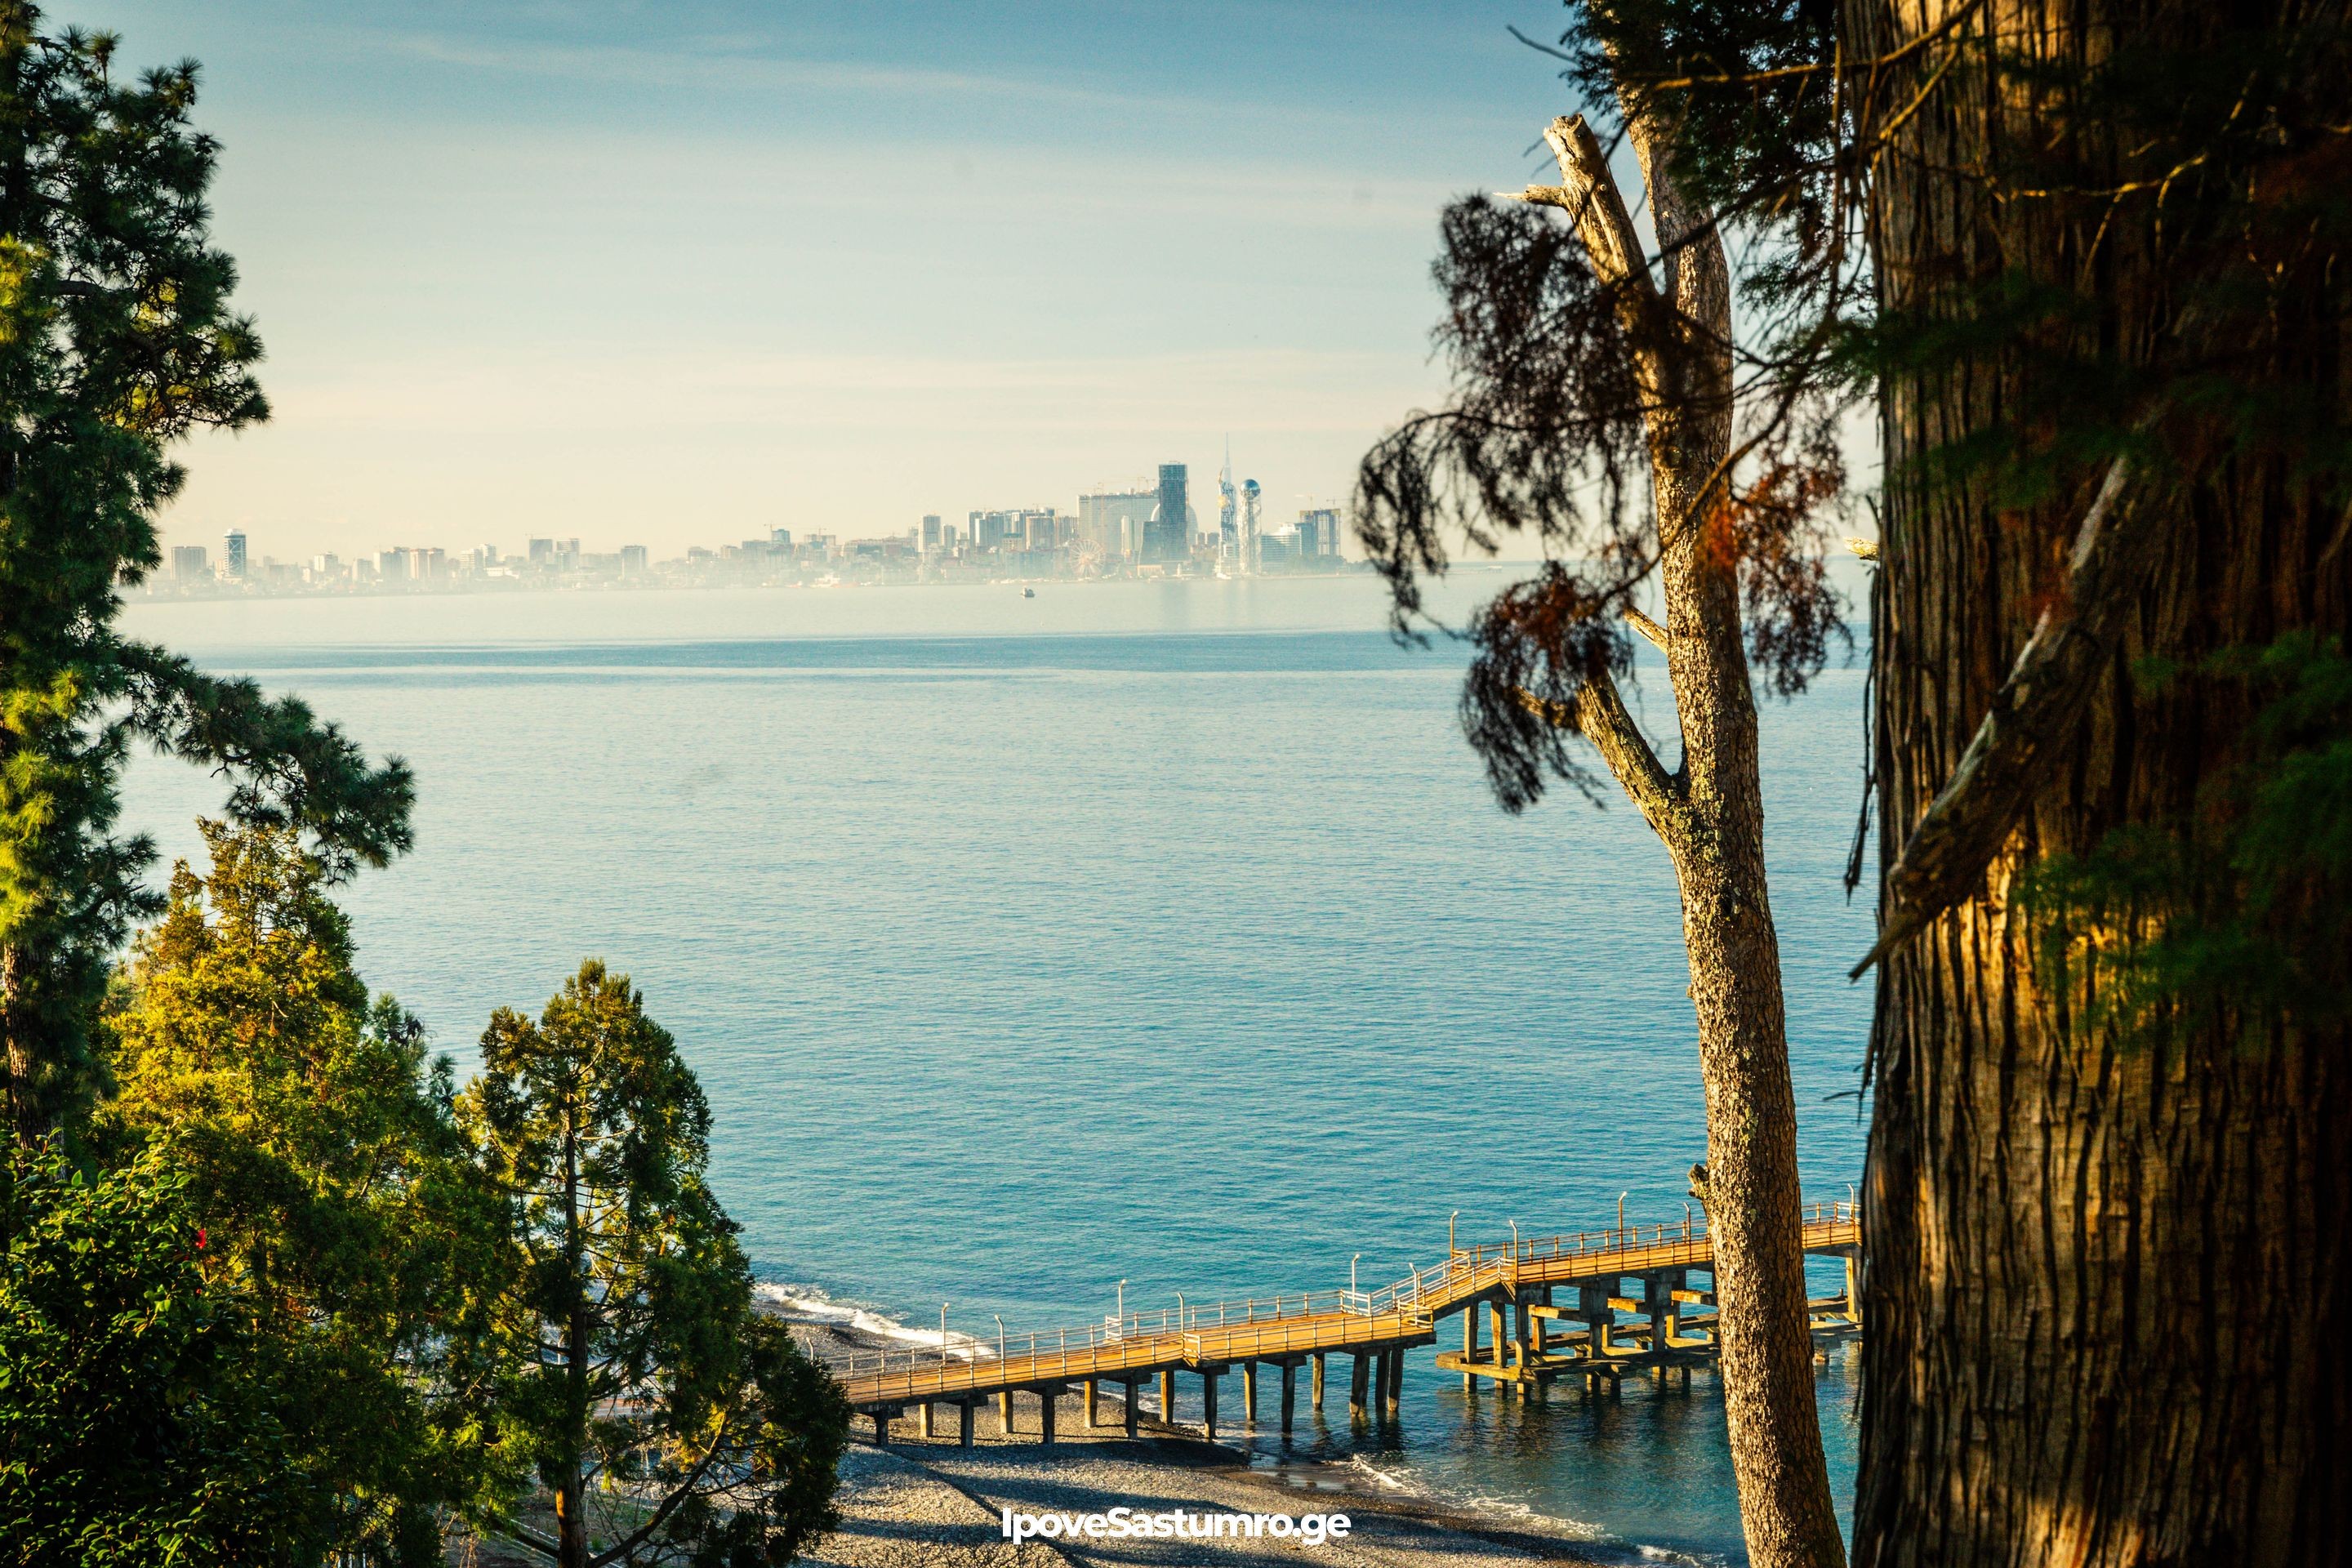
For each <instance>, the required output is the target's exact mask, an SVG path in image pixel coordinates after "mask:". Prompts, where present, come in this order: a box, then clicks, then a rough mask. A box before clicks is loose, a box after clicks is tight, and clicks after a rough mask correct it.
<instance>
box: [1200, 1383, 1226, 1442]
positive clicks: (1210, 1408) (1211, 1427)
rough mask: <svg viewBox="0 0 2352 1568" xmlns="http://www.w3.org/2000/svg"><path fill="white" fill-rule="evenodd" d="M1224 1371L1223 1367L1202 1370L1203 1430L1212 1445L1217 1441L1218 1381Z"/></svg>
mask: <svg viewBox="0 0 2352 1568" xmlns="http://www.w3.org/2000/svg"><path fill="white" fill-rule="evenodd" d="M1224 1370H1225V1369H1224V1368H1223V1367H1221V1366H1204V1367H1202V1369H1201V1430H1202V1432H1203V1433H1204V1434H1206V1435H1207V1436H1208V1439H1209V1441H1210V1442H1212V1443H1213V1442H1215V1441H1216V1440H1217V1380H1218V1379H1219V1378H1220V1377H1221V1376H1222V1375H1223V1373H1224Z"/></svg>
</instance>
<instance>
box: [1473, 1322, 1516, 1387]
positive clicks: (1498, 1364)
mask: <svg viewBox="0 0 2352 1568" xmlns="http://www.w3.org/2000/svg"><path fill="white" fill-rule="evenodd" d="M1474 1310H1475V1309H1474ZM1505 1321H1506V1320H1505V1319H1504V1316H1503V1303H1502V1302H1500V1301H1499V1300H1489V1301H1488V1302H1487V1303H1486V1337H1487V1339H1489V1340H1491V1341H1493V1342H1494V1345H1495V1371H1496V1373H1504V1372H1507V1371H1509V1370H1510V1365H1511V1352H1510V1334H1509V1333H1508V1331H1507V1329H1506V1328H1505ZM1495 1394H1496V1397H1497V1398H1500V1399H1508V1398H1509V1397H1510V1396H1511V1385H1510V1384H1508V1383H1507V1382H1505V1381H1504V1380H1503V1379H1502V1378H1501V1377H1499V1376H1498V1377H1497V1378H1496V1380H1495Z"/></svg>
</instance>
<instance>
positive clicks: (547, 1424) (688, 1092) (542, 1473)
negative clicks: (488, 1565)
mask: <svg viewBox="0 0 2352 1568" xmlns="http://www.w3.org/2000/svg"><path fill="white" fill-rule="evenodd" d="M482 1064H483V1069H484V1070H483V1073H482V1076H481V1077H480V1078H478V1079H476V1080H475V1081H474V1082H473V1084H472V1085H470V1086H469V1087H468V1089H467V1092H466V1096H465V1099H464V1101H463V1103H462V1107H461V1110H462V1114H463V1116H464V1118H465V1121H466V1125H467V1130H468V1131H469V1133H470V1135H471V1136H472V1138H473V1139H474V1140H475V1142H476V1145H477V1147H478V1151H479V1154H480V1158H481V1160H482V1163H483V1165H484V1168H485V1169H486V1170H487V1171H488V1173H490V1175H491V1177H492V1179H493V1180H494V1181H496V1182H497V1183H498V1184H499V1187H500V1188H501V1190H502V1191H503V1193H504V1194H505V1197H506V1203H507V1215H508V1223H509V1227H510V1236H511V1237H512V1239H513V1241H514V1243H515V1245H516V1246H517V1247H518V1248H519V1249H520V1252H521V1254H522V1257H523V1259H524V1267H525V1269H526V1279H525V1282H524V1287H523V1289H521V1290H520V1292H518V1293H517V1294H516V1296H515V1297H513V1298H512V1299H511V1300H510V1302H509V1333H510V1341H509V1342H510V1344H511V1346H512V1350H513V1353H514V1357H515V1361H514V1367H515V1372H514V1381H513V1383H512V1384H511V1388H510V1392H509V1397H508V1401H507V1407H508V1408H509V1409H510V1410H511V1411H513V1412H514V1413H515V1415H516V1416H517V1419H518V1420H519V1421H520V1424H521V1425H522V1426H523V1427H524V1429H525V1430H526V1432H527V1433H528V1436H529V1441H530V1457H531V1459H532V1461H533V1463H534V1464H535V1466H536V1468H537V1472H538V1476H539V1479H540V1481H541V1483H542V1485H543V1486H544V1487H545V1488H546V1489H547V1491H548V1492H549V1493H551V1495H552V1497H553V1500H554V1504H555V1510H554V1511H555V1519H556V1529H555V1531H554V1533H553V1534H552V1535H548V1534H545V1533H544V1532H541V1531H535V1530H532V1529H530V1528H529V1527H528V1526H525V1525H523V1524H522V1523H520V1521H517V1520H511V1519H510V1520H509V1521H507V1523H506V1526H505V1529H506V1532H507V1533H508V1534H509V1536H511V1537H512V1538H513V1539H516V1540H518V1541H520V1542H524V1543H525V1544H527V1545H530V1546H533V1547H536V1548H538V1549H539V1550H541V1552H544V1553H545V1554H546V1555H547V1556H548V1557H549V1558H550V1559H551V1561H553V1562H555V1563H558V1564H560V1568H600V1565H602V1564H606V1563H695V1564H705V1563H708V1564H712V1565H714V1568H716V1565H719V1564H725V1565H728V1568H737V1565H741V1568H751V1565H753V1564H776V1565H781V1564H782V1563H789V1562H790V1561H791V1560H792V1559H793V1556H794V1555H795V1554H796V1553H798V1552H800V1551H801V1549H802V1548H803V1547H804V1546H805V1545H807V1544H809V1543H810V1542H814V1540H815V1539H816V1538H817V1537H818V1536H820V1535H822V1534H823V1533H824V1531H828V1530H830V1529H831V1528H832V1527H833V1525H834V1523H835V1513H834V1510H833V1503H832V1492H833V1485H834V1476H835V1467H836V1465H837V1463H838V1461H839V1458H840V1455H841V1452H842V1450H843V1448H844V1447H845V1445H846V1444H847V1441H848V1430H849V1409H848V1405H846V1404H845V1402H844V1400H843V1398H842V1395H841V1392H840V1389H839V1388H838V1386H837V1385H836V1384H834V1383H833V1381H832V1380H831V1378H830V1377H829V1376H827V1375H826V1374H825V1373H824V1371H823V1370H822V1369H821V1368H819V1367H817V1366H816V1365H815V1364H814V1363H813V1362H811V1361H810V1360H808V1358H807V1357H805V1356H804V1355H803V1353H802V1352H800V1350H799V1349H798V1347H797V1346H795V1345H794V1344H793V1341H792V1339H791V1338H790V1336H789V1334H788V1333H787V1332H786V1331H784V1329H783V1328H782V1325H781V1324H779V1323H777V1322H775V1321H772V1320H770V1319H764V1318H761V1317H760V1316H759V1315H758V1314H756V1313H755V1312H754V1311H753V1310H752V1307H751V1271H750V1268H749V1266H748V1265H747V1264H746V1262H745V1260H744V1258H743V1254H742V1251H741V1248H740V1247H739V1246H738V1244H737V1242H736V1239H735V1237H736V1235H737V1232H738V1229H739V1227H738V1226H736V1225H735V1223H734V1222H733V1221H732V1220H730V1219H729V1218H728V1217H727V1214H726V1211H725V1210H724V1209H723V1208H722V1207H721V1206H720V1205H719V1199H718V1197H717V1195H716V1194H713V1193H712V1191H711V1190H710V1186H709V1182H708V1180H707V1179H706V1167H707V1165H708V1163H709V1155H710V1147H709V1138H710V1110H709V1104H708V1102H707V1101H706V1100H704V1098H703V1094H702V1089H701V1086H700V1085H699V1084H698V1082H697V1081H696V1080H695V1077H694V1074H693V1072H692V1071H691V1070H690V1069H689V1068H688V1067H687V1065H686V1063H685V1062H684V1061H683V1060H682V1059H681V1058H680V1057H679V1056H678V1053H677V1042H676V1041H675V1040H673V1039H672V1038H671V1037H670V1035H669V1033H668V1031H667V1030H665V1029H664V1028H662V1027H661V1026H660V1025H658V1024H656V1022H655V1021H654V1020H653V1019H652V1018H651V1017H650V1016H647V1015H646V1009H645V1000H644V997H643V996H642V995H641V994H639V993H638V992H637V991H636V989H635V987H634V986H633V985H631V984H630V983H629V980H628V977H627V976H626V975H622V974H614V973H612V972H610V971H609V970H607V969H606V968H605V967H604V964H603V963H600V962H597V961H595V960H590V961H589V962H587V963H583V965H581V968H580V972H579V973H577V974H576V975H574V976H572V978H571V979H569V980H567V981H565V982H564V985H563V989H562V991H561V992H559V993H558V994H556V995H555V996H554V997H552V998H551V999H550V1001H549V1002H548V1004H547V1006H546V1008H545V1010H544V1011H543V1012H542V1013H541V1016H539V1017H538V1018H537V1019H535V1020H534V1019H531V1018H529V1017H527V1016H523V1015H522V1014H520V1013H517V1012H514V1011H512V1010H510V1009H503V1008H502V1009H500V1010H499V1012H498V1013H497V1014H496V1015H495V1016H493V1017H492V1018H491V1020H490V1024H489V1027H488V1029H487V1030H485V1031H484V1032H483V1035H482Z"/></svg>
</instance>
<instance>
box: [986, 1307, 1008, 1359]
mask: <svg viewBox="0 0 2352 1568" xmlns="http://www.w3.org/2000/svg"><path fill="white" fill-rule="evenodd" d="M989 1316H990V1317H992V1318H994V1319H995V1320H996V1359H997V1361H998V1362H999V1363H1002V1362H1003V1360H1004V1314H1003V1313H1002V1312H991V1313H990V1314H989Z"/></svg>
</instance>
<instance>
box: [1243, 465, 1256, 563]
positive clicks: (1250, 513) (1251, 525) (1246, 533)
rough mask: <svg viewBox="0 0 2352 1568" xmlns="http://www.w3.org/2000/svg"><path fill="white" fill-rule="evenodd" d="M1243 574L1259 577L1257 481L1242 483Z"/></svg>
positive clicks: (1250, 480)
mask: <svg viewBox="0 0 2352 1568" xmlns="http://www.w3.org/2000/svg"><path fill="white" fill-rule="evenodd" d="M1242 574H1243V575H1244V576H1246V577H1255V576H1256V575H1257V481H1256V480H1255V479H1244V480H1243V481H1242Z"/></svg>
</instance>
